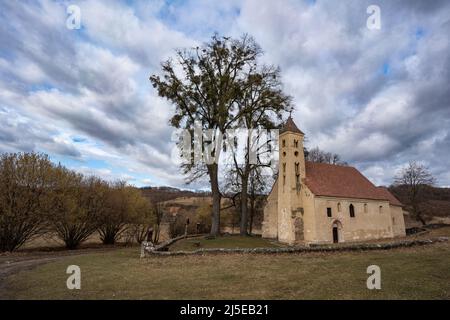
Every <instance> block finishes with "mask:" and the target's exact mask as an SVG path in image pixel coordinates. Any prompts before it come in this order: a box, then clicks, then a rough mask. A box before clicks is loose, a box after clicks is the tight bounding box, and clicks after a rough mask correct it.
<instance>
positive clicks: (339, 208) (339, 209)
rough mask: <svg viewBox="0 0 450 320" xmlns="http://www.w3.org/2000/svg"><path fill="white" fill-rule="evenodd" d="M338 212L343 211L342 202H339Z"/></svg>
mask: <svg viewBox="0 0 450 320" xmlns="http://www.w3.org/2000/svg"><path fill="white" fill-rule="evenodd" d="M338 212H341V203H340V202H338Z"/></svg>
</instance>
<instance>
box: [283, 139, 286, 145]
mask: <svg viewBox="0 0 450 320" xmlns="http://www.w3.org/2000/svg"><path fill="white" fill-rule="evenodd" d="M283 147H286V140H284V139H283Z"/></svg>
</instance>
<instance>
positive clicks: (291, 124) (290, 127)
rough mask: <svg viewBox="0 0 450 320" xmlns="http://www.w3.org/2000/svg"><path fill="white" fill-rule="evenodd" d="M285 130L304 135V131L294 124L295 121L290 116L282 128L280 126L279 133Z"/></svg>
mask: <svg viewBox="0 0 450 320" xmlns="http://www.w3.org/2000/svg"><path fill="white" fill-rule="evenodd" d="M287 131H289V132H295V133H300V134H303V135H304V133H303V132H302V131H301V130H300V129H299V128H298V127H297V125H296V124H295V122H294V120H293V119H292V117H291V116H289V118H288V119H287V120H286V123H285V124H284V126H283V128H281V131H280V134H281V133H283V132H287Z"/></svg>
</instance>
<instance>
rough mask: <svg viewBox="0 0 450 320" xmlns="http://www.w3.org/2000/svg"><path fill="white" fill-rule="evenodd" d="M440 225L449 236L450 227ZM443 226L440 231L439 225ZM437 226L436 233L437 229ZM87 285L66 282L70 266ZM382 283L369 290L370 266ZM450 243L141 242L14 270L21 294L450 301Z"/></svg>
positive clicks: (12, 291) (11, 282) (12, 288)
mask: <svg viewBox="0 0 450 320" xmlns="http://www.w3.org/2000/svg"><path fill="white" fill-rule="evenodd" d="M446 229H447V230H442V229H440V230H439V231H438V232H439V233H440V234H442V235H448V234H449V233H450V228H446ZM436 231H437V230H436ZM433 232H434V231H433ZM70 264H75V265H79V266H80V267H81V276H82V282H81V283H82V284H81V290H68V289H67V288H66V279H67V276H68V275H66V273H65V271H66V268H67V266H68V265H70ZM372 264H376V265H378V266H380V268H381V276H382V284H381V285H382V289H381V290H368V289H367V288H366V279H367V277H368V275H367V274H366V269H367V266H369V265H372ZM449 266H450V244H449V243H439V244H433V245H428V246H423V247H414V248H404V249H395V250H389V251H365V252H344V253H308V254H274V255H263V254H247V255H244V254H231V255H222V254H215V255H205V256H174V257H155V256H152V257H149V258H146V259H142V260H140V259H139V249H138V248H127V249H118V250H114V251H110V252H105V253H90V254H86V255H79V256H68V257H65V258H62V259H60V260H58V261H56V262H51V263H49V264H46V265H42V266H39V267H37V268H35V269H34V270H31V271H24V272H21V273H18V274H15V275H13V276H11V277H10V278H9V279H8V282H7V288H8V290H9V291H8V292H7V297H8V298H19V299H450V281H449V279H450V268H449Z"/></svg>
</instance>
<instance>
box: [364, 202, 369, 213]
mask: <svg viewBox="0 0 450 320" xmlns="http://www.w3.org/2000/svg"><path fill="white" fill-rule="evenodd" d="M367 211H368V209H367V203H364V213H367Z"/></svg>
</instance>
